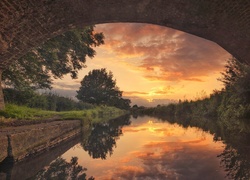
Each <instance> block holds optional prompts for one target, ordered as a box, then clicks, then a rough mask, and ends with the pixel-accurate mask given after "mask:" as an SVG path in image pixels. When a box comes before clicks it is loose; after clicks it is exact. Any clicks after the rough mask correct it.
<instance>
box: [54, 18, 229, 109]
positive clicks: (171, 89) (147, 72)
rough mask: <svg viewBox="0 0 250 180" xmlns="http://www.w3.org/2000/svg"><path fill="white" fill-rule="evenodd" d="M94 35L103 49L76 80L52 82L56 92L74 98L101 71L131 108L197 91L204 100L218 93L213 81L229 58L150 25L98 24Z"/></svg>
mask: <svg viewBox="0 0 250 180" xmlns="http://www.w3.org/2000/svg"><path fill="white" fill-rule="evenodd" d="M95 31H96V32H103V33H104V36H105V44H104V45H102V46H100V47H97V48H95V50H96V56H95V57H94V58H93V59H87V62H86V65H87V68H84V69H83V70H82V71H80V72H79V76H78V77H79V78H78V79H75V80H72V79H70V77H69V76H65V78H63V79H62V80H55V81H54V86H53V87H54V90H55V91H56V92H59V93H60V94H62V95H63V94H64V95H65V94H66V95H68V96H73V95H74V94H75V91H76V90H78V88H79V86H80V81H81V80H82V78H83V77H84V76H85V75H86V74H87V73H88V72H89V71H91V70H93V69H100V68H106V69H107V70H108V71H112V72H113V75H114V78H115V79H116V81H117V86H118V87H119V88H120V90H121V91H123V92H124V93H123V96H124V97H125V98H129V99H131V100H132V102H133V103H132V105H133V104H138V105H145V106H155V105H157V104H165V103H168V102H171V101H177V100H179V99H182V100H183V99H195V98H197V94H199V93H200V92H202V91H203V92H204V91H205V92H206V93H207V95H209V94H211V93H212V92H213V90H215V89H218V90H219V89H221V88H222V84H221V82H219V81H217V79H218V78H219V77H220V76H221V74H220V72H222V71H223V69H224V65H225V62H226V60H227V59H228V58H229V57H230V56H231V55H230V54H229V53H228V52H226V51H225V50H224V49H222V48H221V47H220V46H218V45H217V44H215V43H213V42H211V41H208V40H205V39H202V38H199V37H197V36H193V35H190V34H187V33H184V32H181V31H177V30H174V29H170V28H166V27H162V26H157V25H151V24H139V23H138V24H137V23H136V24H135V23H133V24H132V23H114V24H101V25H96V28H95Z"/></svg>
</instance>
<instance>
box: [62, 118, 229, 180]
mask: <svg viewBox="0 0 250 180" xmlns="http://www.w3.org/2000/svg"><path fill="white" fill-rule="evenodd" d="M224 147H225V146H224V145H223V144H222V143H221V142H216V143H215V142H213V136H212V135H211V134H208V133H205V132H204V131H202V130H201V129H198V128H183V127H181V126H180V125H178V124H170V123H168V122H159V121H157V120H156V119H155V118H150V117H139V118H137V119H132V124H131V125H130V126H124V127H123V128H122V135H121V136H120V137H119V138H118V139H117V141H116V145H115V147H113V150H114V151H113V154H112V156H107V158H106V159H103V160H102V159H100V158H99V159H92V158H91V157H90V156H89V155H88V153H87V152H85V151H84V150H83V149H82V148H81V146H80V145H76V146H75V147H73V148H71V150H69V151H68V152H66V153H65V154H64V155H63V156H62V157H63V158H65V159H67V160H70V158H71V157H72V156H74V155H76V154H77V156H78V158H79V164H80V165H81V166H83V167H86V168H87V174H88V175H89V176H94V177H95V178H96V179H134V178H137V179H145V178H149V179H157V178H158V179H165V178H166V177H167V178H169V179H176V178H177V179H182V178H183V177H189V178H190V179H192V178H193V179H197V178H198V177H202V176H203V175H205V176H206V177H208V179H213V178H214V177H217V178H218V177H220V178H221V179H222V178H223V177H224V176H225V173H224V172H223V171H222V170H220V169H219V167H220V160H219V159H218V158H217V155H219V154H220V153H221V152H222V151H223V149H224ZM187 167H188V168H187ZM192 172H196V173H192ZM211 172H212V173H211Z"/></svg>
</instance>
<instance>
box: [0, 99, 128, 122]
mask: <svg viewBox="0 0 250 180" xmlns="http://www.w3.org/2000/svg"><path fill="white" fill-rule="evenodd" d="M125 113H126V111H124V110H121V109H118V108H115V107H108V106H96V107H95V108H93V109H87V110H79V111H61V112H56V111H45V110H41V109H35V108H28V107H25V106H17V105H14V104H7V105H6V108H5V110H4V111H0V125H1V124H2V125H3V124H5V123H8V122H10V121H18V120H30V121H34V120H36V121H39V120H46V119H47V120H71V119H79V120H90V121H92V122H101V121H107V120H109V119H113V118H116V117H119V116H121V115H124V114H125Z"/></svg>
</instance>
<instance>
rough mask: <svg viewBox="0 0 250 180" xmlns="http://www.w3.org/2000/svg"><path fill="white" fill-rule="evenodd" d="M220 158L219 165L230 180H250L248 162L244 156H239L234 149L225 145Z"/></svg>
mask: <svg viewBox="0 0 250 180" xmlns="http://www.w3.org/2000/svg"><path fill="white" fill-rule="evenodd" d="M218 157H220V158H221V164H222V165H223V167H224V168H225V170H226V172H227V177H228V178H230V179H250V162H249V159H247V157H245V155H244V154H240V153H239V152H238V151H237V150H236V149H234V148H232V147H231V146H229V145H227V146H226V148H225V150H224V151H223V153H221V154H220V155H219V156H218Z"/></svg>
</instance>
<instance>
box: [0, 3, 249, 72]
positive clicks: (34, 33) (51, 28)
mask: <svg viewBox="0 0 250 180" xmlns="http://www.w3.org/2000/svg"><path fill="white" fill-rule="evenodd" d="M111 22H140V23H151V24H156V25H161V26H166V27H170V28H174V29H177V30H181V31H184V32H187V33H190V34H193V35H196V36H199V37H202V38H205V39H208V40H211V41H213V42H215V43H217V44H218V45H220V46H221V47H223V48H224V49H225V50H227V51H228V52H230V53H231V54H232V55H233V56H235V57H236V58H237V59H238V60H239V61H241V62H246V63H248V64H250V53H249V47H250V1H246V0H238V1H234V0H220V1H208V0H199V1H198V0H185V1H184V0H119V1H117V0H105V1H101V0H19V1H12V0H2V1H1V2H0V68H5V67H7V66H8V64H9V63H11V62H13V61H14V60H15V59H18V58H19V57H21V56H22V55H24V54H25V53H26V52H28V51H29V50H30V49H31V48H34V47H36V46H39V45H40V44H41V43H43V42H45V41H46V40H48V39H50V38H52V37H54V36H56V35H59V34H62V33H63V32H65V31H68V30H70V29H73V28H76V27H82V26H86V25H90V24H99V23H111Z"/></svg>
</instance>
